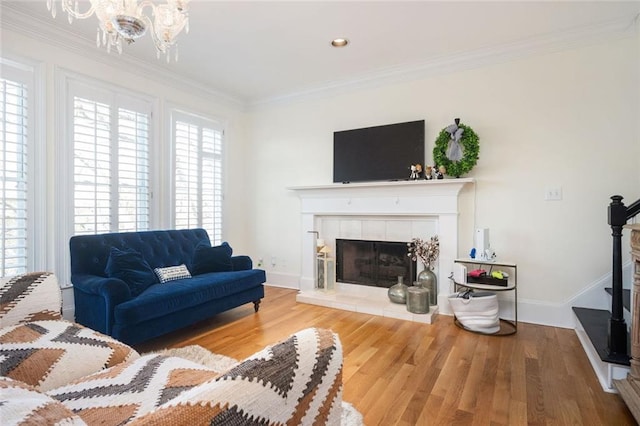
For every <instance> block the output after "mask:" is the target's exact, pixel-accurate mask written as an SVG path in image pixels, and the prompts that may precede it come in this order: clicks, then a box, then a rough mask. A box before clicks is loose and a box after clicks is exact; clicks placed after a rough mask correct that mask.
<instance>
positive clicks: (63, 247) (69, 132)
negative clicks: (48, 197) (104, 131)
mask: <svg viewBox="0 0 640 426" xmlns="http://www.w3.org/2000/svg"><path fill="white" fill-rule="evenodd" d="M55 74H56V78H55V80H56V99H58V100H59V104H58V107H57V108H56V119H55V120H56V123H59V125H58V127H57V129H56V130H57V137H56V140H58V141H60V143H58V144H57V146H58V149H56V161H55V163H56V170H57V172H56V175H57V176H59V177H60V179H59V183H58V185H56V202H57V203H58V204H57V206H56V209H55V211H56V213H57V214H58V217H57V219H56V225H57V226H56V237H55V239H56V242H57V244H56V246H57V247H58V254H59V255H58V256H57V257H56V266H57V268H56V269H57V271H58V275H59V279H60V280H61V282H65V283H70V282H71V279H70V278H71V275H70V266H71V259H70V256H69V239H70V238H71V237H72V236H73V235H74V233H75V224H74V220H75V212H74V190H75V189H74V176H73V170H74V167H73V165H74V141H73V136H74V129H73V112H74V96H76V95H82V94H83V93H86V94H87V98H89V99H92V100H96V101H103V102H105V103H108V104H110V105H111V104H112V102H113V100H114V99H116V98H119V97H122V98H124V99H126V102H127V103H126V105H127V106H137V107H140V108H143V109H144V110H147V111H149V114H150V115H149V151H148V156H149V192H150V194H149V197H150V200H149V228H148V229H154V228H156V227H157V225H158V218H157V214H156V212H157V211H158V210H159V206H158V202H157V201H156V197H155V196H154V194H155V193H157V192H158V185H159V183H158V179H156V171H157V167H156V166H155V165H154V163H155V162H156V161H158V160H157V159H158V155H157V154H158V152H159V150H158V149H157V147H156V145H157V143H155V142H154V141H155V135H157V134H158V131H157V120H156V119H155V117H156V115H157V114H156V110H157V109H158V101H157V99H155V98H151V97H149V96H146V95H144V94H140V93H136V92H133V91H131V90H128V89H126V88H123V87H119V86H115V85H111V84H108V83H105V82H102V81H98V80H94V79H91V78H88V77H84V76H81V75H78V74H75V73H72V72H70V71H67V70H63V69H56V70H55ZM114 125H115V126H117V123H114ZM114 178H117V176H116V177H114V176H112V182H113V179H114ZM114 188H116V187H115V186H114ZM114 190H115V189H114ZM114 214H117V206H116V211H115V212H114ZM105 232H116V230H115V229H113V228H112V229H111V230H109V231H105ZM68 285H70V284H68Z"/></svg>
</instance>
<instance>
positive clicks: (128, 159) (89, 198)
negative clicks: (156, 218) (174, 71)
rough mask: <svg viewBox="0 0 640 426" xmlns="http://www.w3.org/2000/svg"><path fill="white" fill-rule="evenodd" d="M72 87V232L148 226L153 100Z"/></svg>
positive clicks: (138, 228)
mask: <svg viewBox="0 0 640 426" xmlns="http://www.w3.org/2000/svg"><path fill="white" fill-rule="evenodd" d="M73 92H74V96H73V136H72V139H73V168H74V170H73V179H74V182H73V185H74V186H73V194H74V195H73V202H74V211H73V215H74V233H75V234H76V235H80V234H96V233H104V232H124V231H142V230H147V229H149V222H150V212H149V209H150V196H149V193H150V188H149V185H150V181H149V133H150V115H151V113H150V106H148V105H145V104H144V103H142V104H141V106H140V107H137V108H136V107H135V106H133V105H134V104H135V103H136V102H135V101H132V100H130V99H128V98H127V97H123V96H121V95H119V94H117V93H110V92H106V93H105V92H99V91H96V93H95V95H94V96H92V95H91V94H89V95H87V91H86V89H85V90H83V88H82V86H78V87H75V90H73Z"/></svg>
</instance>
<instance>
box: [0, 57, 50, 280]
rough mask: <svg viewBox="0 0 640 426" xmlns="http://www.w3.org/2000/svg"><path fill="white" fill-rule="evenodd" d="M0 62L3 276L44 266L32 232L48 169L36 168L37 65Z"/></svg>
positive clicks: (0, 246)
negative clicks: (37, 172) (35, 105)
mask: <svg viewBox="0 0 640 426" xmlns="http://www.w3.org/2000/svg"><path fill="white" fill-rule="evenodd" d="M0 64H1V65H2V66H1V67H0V69H1V70H2V73H1V75H0V276H12V275H18V274H21V273H24V272H26V271H28V270H33V269H34V268H35V267H36V265H38V267H41V265H40V264H39V262H37V259H36V251H37V250H36V247H35V239H34V234H36V229H35V228H36V226H37V224H38V223H39V222H38V221H39V220H40V218H42V217H44V214H45V213H44V211H43V210H44V209H43V206H42V202H41V201H38V202H36V199H37V198H43V197H38V194H41V192H39V193H36V191H43V190H42V189H41V188H39V189H36V186H37V185H36V183H38V184H40V185H41V184H42V179H43V178H44V171H42V170H41V171H40V175H39V176H36V174H35V173H34V171H35V169H36V168H37V167H40V166H41V160H42V158H44V157H43V156H42V155H39V153H38V152H37V151H38V150H36V149H35V146H36V140H35V133H36V132H35V128H36V126H35V121H36V120H35V116H36V114H34V112H33V110H34V109H33V105H34V99H35V92H36V87H35V86H36V84H35V68H34V67H32V66H27V65H24V64H21V63H17V62H13V61H9V60H6V59H4V58H0ZM38 143H40V141H38ZM36 217H38V218H37V219H36ZM40 251H42V250H40ZM43 257H44V256H43Z"/></svg>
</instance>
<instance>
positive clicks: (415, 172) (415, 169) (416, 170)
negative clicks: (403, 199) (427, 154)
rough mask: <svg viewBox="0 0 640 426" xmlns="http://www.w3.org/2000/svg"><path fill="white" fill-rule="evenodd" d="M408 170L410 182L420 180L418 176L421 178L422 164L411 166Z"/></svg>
mask: <svg viewBox="0 0 640 426" xmlns="http://www.w3.org/2000/svg"><path fill="white" fill-rule="evenodd" d="M409 169H410V170H411V174H410V175H409V179H410V180H418V179H420V176H422V164H412V165H411V167H409Z"/></svg>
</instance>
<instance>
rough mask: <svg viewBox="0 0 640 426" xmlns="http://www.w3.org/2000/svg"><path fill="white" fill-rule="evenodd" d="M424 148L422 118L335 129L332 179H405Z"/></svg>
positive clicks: (349, 180) (419, 160)
mask: <svg viewBox="0 0 640 426" xmlns="http://www.w3.org/2000/svg"><path fill="white" fill-rule="evenodd" d="M424 150H425V148H424V120H419V121H409V122H406V123H397V124H388V125H384V126H375V127H366V128H363V129H354V130H343V131H338V132H334V133H333V182H336V183H338V182H342V183H348V182H370V181H390V180H405V179H408V178H409V175H410V174H411V170H410V167H411V165H412V164H416V163H420V164H422V165H424V158H425V157H424Z"/></svg>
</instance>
